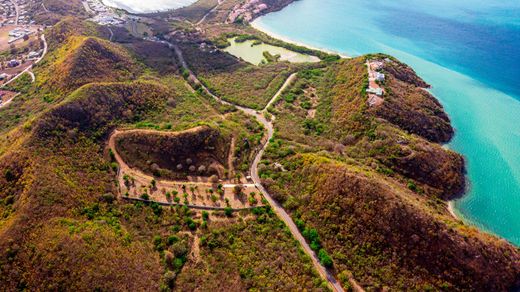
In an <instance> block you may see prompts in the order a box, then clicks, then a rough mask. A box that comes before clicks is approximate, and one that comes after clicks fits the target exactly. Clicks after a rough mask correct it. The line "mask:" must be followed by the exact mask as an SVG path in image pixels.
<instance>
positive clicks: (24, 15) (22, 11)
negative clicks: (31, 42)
mask: <svg viewBox="0 0 520 292" xmlns="http://www.w3.org/2000/svg"><path fill="white" fill-rule="evenodd" d="M14 1H16V3H17V5H18V13H19V15H18V24H19V25H31V24H35V21H34V20H32V17H31V15H30V13H29V5H30V4H31V3H30V2H29V1H27V0H14Z"/></svg>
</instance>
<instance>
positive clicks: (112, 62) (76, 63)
mask: <svg viewBox="0 0 520 292" xmlns="http://www.w3.org/2000/svg"><path fill="white" fill-rule="evenodd" d="M53 57H55V58H56V61H55V62H54V63H53V65H52V68H48V72H47V74H48V81H47V80H45V79H43V80H42V81H41V82H46V83H47V85H48V86H50V87H52V88H54V89H55V90H58V91H59V92H69V91H71V90H73V89H76V88H78V87H80V86H81V85H84V84H88V83H91V82H114V81H123V80H130V79H133V78H135V76H136V74H138V72H139V70H138V67H137V64H136V62H135V61H134V60H133V59H132V57H131V56H130V55H129V54H128V52H126V51H125V50H124V49H122V48H121V47H119V46H116V45H113V44H111V43H110V42H108V41H106V40H102V39H99V38H95V37H82V36H74V37H70V38H68V41H67V43H66V44H65V45H63V46H62V47H60V48H59V49H58V50H56V51H55V52H54V54H53ZM51 72H52V73H51Z"/></svg>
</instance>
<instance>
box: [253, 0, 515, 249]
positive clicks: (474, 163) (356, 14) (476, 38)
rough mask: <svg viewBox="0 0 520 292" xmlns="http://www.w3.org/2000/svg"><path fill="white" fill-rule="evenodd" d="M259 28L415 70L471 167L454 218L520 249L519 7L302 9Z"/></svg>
mask: <svg viewBox="0 0 520 292" xmlns="http://www.w3.org/2000/svg"><path fill="white" fill-rule="evenodd" d="M255 26H257V27H260V28H261V29H263V30H266V31H270V32H272V33H273V34H274V35H279V36H282V37H284V38H286V39H288V40H293V41H295V42H301V43H305V44H308V45H310V46H314V47H318V48H324V49H329V50H334V51H337V52H340V53H344V54H346V55H350V56H356V55H360V54H365V53H373V52H385V53H388V54H391V55H394V56H396V57H398V58H399V59H401V60H402V61H404V62H406V63H408V64H410V65H411V66H413V68H414V69H415V70H416V71H417V73H418V74H419V75H420V76H421V77H423V78H424V79H425V80H426V81H427V82H428V83H430V84H431V85H432V86H433V87H432V89H431V91H432V93H433V94H434V95H435V96H436V97H437V98H438V99H439V100H440V101H441V102H442V104H443V105H444V107H445V109H446V111H447V112H448V114H449V116H450V118H451V120H452V124H453V125H454V127H455V128H456V135H455V138H454V139H453V141H452V142H451V143H450V144H449V147H450V148H451V149H453V150H455V151H457V152H460V153H462V154H463V155H464V156H465V157H466V160H467V168H468V178H469V184H470V188H469V190H468V193H467V195H465V196H464V197H463V198H462V199H460V200H457V201H456V202H455V208H456V212H457V213H459V214H460V215H462V216H463V217H464V218H465V220H467V221H468V222H471V223H473V224H475V225H477V226H479V227H480V228H483V229H486V230H488V231H491V232H493V233H495V234H498V235H500V236H502V237H504V238H506V239H508V240H509V241H511V242H513V243H515V244H516V245H520V86H518V85H519V84H520V82H519V80H520V1H507V0H487V1H485V2H483V1H479V0H461V1H458V2H455V1H451V0H435V1H434V0H406V1H405V0H394V1H392V2H390V1H383V0H373V1H364V0H349V1H344V0H302V1H297V2H294V3H293V4H291V5H290V6H289V7H287V8H285V9H284V10H282V11H280V12H276V13H272V14H269V15H267V16H264V17H262V18H260V19H258V20H257V21H256V22H255Z"/></svg>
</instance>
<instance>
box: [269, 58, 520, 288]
mask: <svg viewBox="0 0 520 292" xmlns="http://www.w3.org/2000/svg"><path fill="white" fill-rule="evenodd" d="M367 58H373V57H372V56H367V57H362V58H356V59H352V60H345V61H341V62H339V63H337V64H334V65H332V66H328V67H324V68H319V69H308V70H304V71H300V73H299V74H298V79H297V80H296V81H295V82H294V83H293V85H292V87H291V88H289V89H287V90H286V91H285V92H284V94H283V95H282V97H281V98H280V99H279V100H278V101H277V102H276V103H275V104H274V105H273V107H272V109H271V113H272V114H273V115H275V116H276V117H277V119H276V121H275V126H276V130H277V132H276V135H275V136H276V138H277V140H275V141H274V143H272V144H270V146H269V149H268V152H267V155H266V159H265V160H263V161H262V164H261V165H260V166H259V168H260V172H261V176H262V178H263V182H264V183H265V185H267V187H268V190H269V191H270V192H271V193H272V194H273V196H274V197H275V198H276V199H277V200H278V201H279V202H280V203H282V204H283V206H284V207H285V208H286V209H287V210H289V211H290V212H291V214H292V216H293V218H294V220H295V221H296V224H297V225H299V227H300V228H301V231H302V233H303V235H304V236H305V235H306V234H310V231H311V230H314V232H315V234H316V235H314V236H312V237H307V239H308V240H309V242H311V246H312V244H314V246H315V248H316V251H320V253H321V250H322V249H323V250H324V252H323V253H324V254H325V253H328V254H330V257H331V258H332V261H333V265H332V264H331V267H333V269H334V271H335V273H336V275H337V277H338V278H339V279H340V281H342V283H343V285H345V286H349V284H348V282H346V280H347V279H348V276H349V275H350V274H351V273H352V274H353V275H354V278H355V279H357V280H358V281H359V282H360V285H361V286H363V287H365V288H367V289H371V288H372V289H385V288H389V289H396V290H427V289H433V290H437V289H452V290H474V289H477V290H478V289H483V290H494V291H504V290H507V289H509V288H511V287H515V286H517V285H518V284H519V283H518V280H519V279H518V275H519V271H520V266H519V265H518V259H519V258H520V253H519V252H518V250H517V249H516V248H514V247H512V246H510V245H509V244H507V243H505V242H504V241H500V240H497V239H495V238H492V237H490V236H488V235H483V234H481V233H479V232H478V231H476V230H475V229H473V228H468V227H466V226H464V225H462V224H461V222H460V221H458V220H455V219H453V218H452V217H451V215H450V214H449V212H448V211H447V207H446V202H444V201H442V200H440V199H449V198H452V197H453V196H456V195H458V194H461V193H462V192H463V191H464V186H465V180H464V171H465V170H464V169H465V168H464V160H463V158H462V157H461V156H460V155H458V154H456V153H454V152H452V151H449V150H445V149H443V148H442V147H441V145H439V144H436V143H433V142H431V141H429V140H433V141H439V140H445V139H449V137H451V136H450V135H451V134H449V133H453V129H452V128H451V126H450V125H449V120H447V118H445V117H446V115H445V113H444V111H443V109H442V107H441V106H440V104H438V102H437V101H435V100H434V99H432V97H431V96H430V95H429V94H426V93H425V94H420V95H418V92H422V89H419V86H421V87H424V86H426V85H425V84H424V83H423V82H422V80H421V79H420V78H419V77H417V76H416V75H415V73H413V71H410V70H409V68H407V67H405V66H404V65H398V64H399V63H397V61H391V62H392V63H391V64H392V65H393V66H392V67H391V69H389V70H388V71H385V72H386V73H387V74H388V75H389V77H388V78H387V80H386V81H385V82H384V84H383V86H384V88H385V89H386V91H387V94H385V95H384V96H383V101H382V104H380V105H376V106H370V105H369V104H368V101H367V100H368V96H367V95H366V93H365V89H366V86H367V83H368V82H367V81H366V78H367V77H366V76H367V75H366V74H367V73H366V72H367V67H366V66H365V61H366V59H367ZM410 92H415V94H410ZM427 103H428V104H429V108H428V106H426V104H427ZM387 104H389V105H387ZM396 116H399V117H407V118H406V119H399V120H395V119H393V117H396ZM439 119H440V120H442V121H445V122H442V123H439V122H437V120H439ZM432 124H436V125H440V126H439V127H437V128H435V127H431V125H432ZM422 129H427V130H426V131H422ZM439 137H441V138H439ZM309 153H316V154H309ZM308 236H310V235H308ZM491 262H492V263H491ZM495 264H496V266H495Z"/></svg>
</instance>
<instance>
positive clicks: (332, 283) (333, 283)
mask: <svg viewBox="0 0 520 292" xmlns="http://www.w3.org/2000/svg"><path fill="white" fill-rule="evenodd" d="M169 45H170V47H171V48H173V49H174V51H175V53H176V55H177V57H178V59H179V61H180V63H181V65H182V67H183V68H184V69H185V70H187V72H188V73H189V76H188V78H189V80H190V81H191V82H194V83H196V84H200V86H201V88H202V89H203V90H204V91H205V92H206V93H207V94H208V95H210V96H211V97H213V98H214V99H216V100H217V101H219V102H221V103H223V104H226V105H232V106H234V107H236V108H238V109H239V110H241V111H243V112H244V113H246V114H248V115H252V116H254V117H256V118H257V119H258V121H259V122H260V123H262V125H263V126H264V127H265V128H266V129H267V136H266V138H267V140H266V142H265V144H264V145H263V146H262V148H261V149H260V151H259V152H258V154H257V155H256V156H255V159H254V161H253V164H252V166H251V170H250V172H251V178H252V179H253V181H254V183H255V185H256V187H257V188H258V189H259V190H260V191H261V192H262V194H263V196H264V197H265V198H266V200H267V201H268V202H269V204H270V205H271V207H272V208H273V211H274V212H275V213H276V214H277V215H278V217H279V218H280V219H281V220H283V221H284V222H285V224H286V225H287V227H288V228H289V230H290V231H291V233H292V235H293V236H294V238H295V239H296V240H298V242H299V243H300V244H301V246H302V247H303V249H304V251H305V253H306V254H308V255H309V257H310V258H311V259H312V263H313V265H314V267H315V268H316V270H317V271H318V272H319V273H320V275H321V276H322V278H323V279H325V280H326V281H327V283H328V285H329V287H330V288H331V289H332V290H334V291H344V290H343V287H341V284H340V283H339V282H338V281H337V280H336V279H335V278H334V276H333V275H332V274H331V273H330V272H329V271H328V270H327V269H325V267H324V266H322V265H321V263H320V261H319V259H318V256H317V255H316V253H315V252H314V251H313V250H312V249H311V248H310V246H309V244H308V243H307V242H306V241H305V238H304V237H303V236H302V234H301V233H300V231H299V230H298V228H297V227H296V224H295V223H294V222H293V220H292V218H291V216H289V214H287V212H285V210H284V209H283V208H282V206H280V205H279V204H278V203H277V202H276V201H275V200H274V199H273V198H272V197H271V195H270V194H269V192H267V190H266V189H265V188H264V187H263V186H262V183H261V180H260V177H259V175H258V164H259V162H260V160H261V159H262V155H263V154H264V151H265V149H266V148H267V146H268V144H269V140H270V139H271V138H272V137H273V134H274V128H273V124H272V121H269V120H267V119H266V118H265V115H264V114H265V113H266V112H267V108H268V107H269V106H270V105H271V104H273V102H274V101H275V100H276V99H277V98H278V97H279V96H280V94H281V93H282V92H283V91H284V90H285V89H286V88H287V87H288V86H289V85H290V84H291V83H292V82H293V80H294V79H295V78H296V73H295V74H292V75H291V76H289V78H287V80H286V81H285V83H284V84H283V85H282V87H281V88H280V89H279V90H278V92H277V93H276V94H275V95H274V96H273V97H272V98H271V100H270V101H269V102H268V103H267V106H266V107H265V108H264V109H263V110H262V111H261V112H258V111H255V110H253V109H250V108H246V107H242V106H237V105H235V104H231V103H229V102H227V101H224V100H222V99H221V98H220V97H218V96H216V95H214V94H213V93H211V92H210V91H209V90H208V89H207V88H206V87H205V86H204V85H203V84H202V83H201V82H200V81H199V80H198V78H197V76H195V74H193V72H192V71H191V70H190V69H189V67H188V65H187V64H186V61H185V60H184V57H183V55H182V51H181V50H180V48H179V47H178V46H176V45H173V44H169ZM272 119H273V120H274V116H273V118H272ZM349 282H350V284H351V285H352V287H353V289H354V290H355V291H364V290H363V288H362V287H361V286H359V285H358V284H357V283H356V281H355V280H354V279H353V278H351V279H350V280H349Z"/></svg>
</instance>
